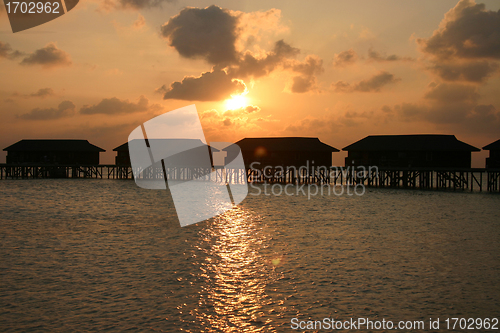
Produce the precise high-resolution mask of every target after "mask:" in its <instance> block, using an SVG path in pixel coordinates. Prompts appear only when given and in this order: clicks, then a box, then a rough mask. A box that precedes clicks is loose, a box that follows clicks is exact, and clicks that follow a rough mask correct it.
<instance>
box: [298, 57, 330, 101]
mask: <svg viewBox="0 0 500 333" xmlns="http://www.w3.org/2000/svg"><path fill="white" fill-rule="evenodd" d="M291 67H292V70H293V71H294V72H296V73H300V74H302V75H300V76H295V77H294V78H293V79H292V84H291V87H290V90H291V92H293V93H305V92H308V91H312V90H314V89H316V76H315V75H318V74H321V73H323V72H324V71H325V70H324V68H323V60H321V59H320V58H318V57H316V56H312V55H309V56H307V57H306V59H305V60H304V61H303V62H296V63H294V64H292V65H291Z"/></svg>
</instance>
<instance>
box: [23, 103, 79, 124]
mask: <svg viewBox="0 0 500 333" xmlns="http://www.w3.org/2000/svg"><path fill="white" fill-rule="evenodd" d="M75 108H76V106H75V104H73V102H71V101H63V102H61V103H60V104H59V106H58V107H57V109H56V108H48V109H40V108H36V109H33V110H31V111H30V112H29V113H25V114H22V115H20V116H17V117H18V118H21V119H27V120H54V119H60V118H64V117H69V116H72V115H73V114H74V113H75Z"/></svg>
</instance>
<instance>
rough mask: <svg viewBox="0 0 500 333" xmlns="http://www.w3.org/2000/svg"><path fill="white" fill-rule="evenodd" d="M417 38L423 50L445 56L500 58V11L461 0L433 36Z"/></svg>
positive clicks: (443, 57)
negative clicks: (486, 8)
mask: <svg viewBox="0 0 500 333" xmlns="http://www.w3.org/2000/svg"><path fill="white" fill-rule="evenodd" d="M417 42H418V44H419V45H420V46H421V48H422V50H423V52H425V53H429V54H432V55H435V56H437V57H438V58H442V59H447V58H451V57H458V58H469V59H477V58H483V59H484V58H488V59H500V11H499V12H494V11H486V10H485V5H484V4H476V3H475V2H474V1H473V0H461V1H459V2H458V4H457V5H456V6H455V7H454V8H453V9H451V10H450V11H449V12H448V13H446V14H445V17H444V19H443V21H442V22H441V24H440V27H439V29H438V30H436V31H434V33H433V34H432V36H431V37H430V38H429V39H417Z"/></svg>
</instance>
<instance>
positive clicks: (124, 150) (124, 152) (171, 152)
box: [113, 139, 219, 166]
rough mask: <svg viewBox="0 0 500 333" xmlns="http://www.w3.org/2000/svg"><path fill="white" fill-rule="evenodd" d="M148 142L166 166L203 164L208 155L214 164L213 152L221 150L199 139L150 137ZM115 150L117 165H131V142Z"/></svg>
mask: <svg viewBox="0 0 500 333" xmlns="http://www.w3.org/2000/svg"><path fill="white" fill-rule="evenodd" d="M139 141H142V140H138V139H136V140H132V141H131V142H132V143H134V142H136V143H139ZM148 144H149V145H150V147H151V148H150V149H151V152H152V155H155V156H153V157H154V158H155V159H156V160H159V159H162V158H164V159H165V160H164V163H165V166H168V165H169V164H172V165H176V166H201V165H204V164H205V162H206V161H205V157H208V158H209V159H210V164H211V165H213V163H212V152H218V151H219V150H218V149H215V148H213V147H210V146H208V145H206V144H205V143H203V142H202V141H201V140H199V139H150V140H148ZM134 147H136V149H140V147H141V146H140V145H134ZM113 151H116V157H115V164H116V165H121V166H130V164H131V163H130V147H129V142H126V143H124V144H122V145H120V146H118V147H116V148H114V149H113ZM148 154H149V153H148ZM207 165H208V164H207ZM208 166H210V165H208Z"/></svg>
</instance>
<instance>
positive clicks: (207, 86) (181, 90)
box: [157, 5, 323, 101]
mask: <svg viewBox="0 0 500 333" xmlns="http://www.w3.org/2000/svg"><path fill="white" fill-rule="evenodd" d="M259 14H260V13H259ZM264 14H265V15H264V16H265V17H267V16H269V15H271V14H273V15H275V12H274V11H270V12H266V13H264ZM257 16H259V15H257ZM260 16H262V15H260ZM244 18H246V19H244ZM248 19H249V17H248V15H247V16H245V13H239V12H232V11H229V10H226V9H222V8H220V7H217V6H214V5H213V6H210V7H207V8H186V9H183V10H182V11H181V12H180V13H179V14H178V15H176V16H174V17H172V18H171V19H170V20H169V21H168V22H167V23H165V24H164V25H163V26H162V27H161V34H162V36H163V37H164V38H166V39H168V41H169V42H170V45H171V46H172V47H173V48H174V49H175V50H176V51H177V52H179V54H180V55H181V56H183V57H185V58H190V59H204V60H206V61H207V62H208V63H210V64H212V65H214V66H213V68H212V70H211V71H210V72H204V73H202V74H201V75H200V76H199V77H193V76H188V77H185V78H184V79H183V80H182V81H181V82H173V83H172V84H170V86H169V87H167V86H166V85H164V86H162V87H161V88H159V89H157V91H158V92H161V93H162V94H163V98H164V99H182V100H198V101H218V100H222V99H226V98H229V97H230V96H231V95H234V94H238V93H242V92H244V91H245V90H246V85H245V83H244V82H243V79H246V78H259V77H262V76H265V75H268V74H270V73H271V72H272V71H274V70H276V69H278V68H279V69H283V70H287V71H290V72H294V73H297V74H299V75H298V76H296V77H294V78H293V80H292V84H291V88H290V90H291V92H306V91H310V90H312V89H315V86H316V84H315V82H316V78H315V75H317V74H320V73H322V72H323V62H322V60H321V59H319V58H318V57H315V56H308V57H306V59H305V60H304V61H303V62H300V61H297V60H295V58H296V56H297V55H298V54H299V53H300V50H299V49H298V48H295V47H292V46H291V45H290V44H288V43H286V42H285V41H283V40H279V41H277V42H275V44H274V46H273V48H272V50H270V51H267V52H262V53H261V54H259V55H255V54H254V53H253V52H251V51H250V50H246V51H238V49H237V47H236V45H239V43H240V42H241V40H239V38H240V39H241V38H243V37H242V36H247V35H249V33H250V32H251V31H254V30H255V27H254V28H248V25H249V23H248V22H247V21H248ZM241 20H243V21H245V20H246V21H245V22H246V23H242V22H241ZM248 29H250V30H248ZM252 29H254V30H252ZM257 30H258V29H257ZM249 36H250V35H249ZM249 36H247V37H245V38H246V39H247V41H248V38H250V37H249ZM253 39H256V37H254V38H252V40H253Z"/></svg>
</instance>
